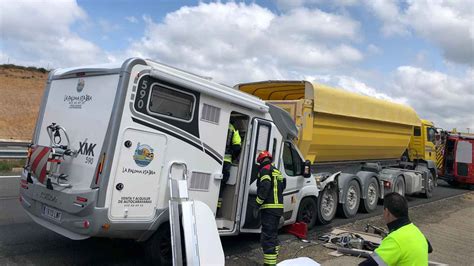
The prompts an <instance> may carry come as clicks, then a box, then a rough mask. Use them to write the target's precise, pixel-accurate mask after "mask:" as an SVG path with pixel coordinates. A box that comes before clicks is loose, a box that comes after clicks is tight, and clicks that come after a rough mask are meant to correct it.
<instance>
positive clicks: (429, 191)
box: [425, 172, 434, 199]
mask: <svg viewBox="0 0 474 266" xmlns="http://www.w3.org/2000/svg"><path fill="white" fill-rule="evenodd" d="M427 174H428V175H427V179H426V180H425V198H427V199H429V198H431V197H433V190H434V180H433V175H432V174H431V172H428V173H427Z"/></svg>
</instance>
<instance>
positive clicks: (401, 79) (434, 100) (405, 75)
mask: <svg viewBox="0 0 474 266" xmlns="http://www.w3.org/2000/svg"><path fill="white" fill-rule="evenodd" d="M393 93H395V94H396V95H399V96H400V97H404V98H405V99H407V102H408V103H409V104H410V105H411V106H413V107H414V108H415V110H416V111H417V112H418V114H419V116H420V117H421V118H425V119H428V120H432V121H434V122H435V123H437V126H440V127H443V128H445V129H451V128H454V127H457V128H458V130H461V131H462V130H464V131H465V128H467V127H469V128H471V129H473V128H474V113H473V108H472V107H473V102H474V71H473V70H470V71H468V73H467V74H466V76H465V77H464V78H457V77H453V76H449V75H446V74H444V73H440V72H437V71H427V70H424V69H421V68H417V67H413V66H401V67H399V68H398V69H397V71H396V73H395V80H394V91H393Z"/></svg>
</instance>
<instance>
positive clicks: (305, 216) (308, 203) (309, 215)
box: [296, 197, 317, 229]
mask: <svg viewBox="0 0 474 266" xmlns="http://www.w3.org/2000/svg"><path fill="white" fill-rule="evenodd" d="M316 218H317V206H316V202H315V201H314V199H312V198H309V197H306V198H304V199H303V200H302V201H301V203H300V207H299V209H298V216H297V217H296V221H297V222H304V223H305V224H307V225H308V229H312V228H313V227H314V224H315V223H316Z"/></svg>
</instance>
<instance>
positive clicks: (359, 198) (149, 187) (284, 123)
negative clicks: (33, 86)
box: [20, 58, 436, 263]
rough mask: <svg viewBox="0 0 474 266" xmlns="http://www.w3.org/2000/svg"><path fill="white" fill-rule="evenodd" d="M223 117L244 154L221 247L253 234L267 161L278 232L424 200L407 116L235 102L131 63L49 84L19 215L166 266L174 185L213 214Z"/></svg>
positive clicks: (427, 166)
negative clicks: (393, 200)
mask: <svg viewBox="0 0 474 266" xmlns="http://www.w3.org/2000/svg"><path fill="white" fill-rule="evenodd" d="M251 94H254V95H255V96H257V97H255V96H253V95H251ZM275 100H278V101H275ZM278 106H279V107H278ZM282 108H283V109H282ZM284 109H285V110H286V111H285V110H284ZM287 111H288V112H287ZM290 114H291V115H290ZM231 118H232V120H233V121H234V126H235V127H236V129H237V130H239V133H240V135H241V137H242V150H241V154H240V160H239V161H238V162H237V163H236V164H234V165H232V167H231V175H230V178H229V180H228V181H227V183H226V184H227V185H226V187H225V190H224V192H223V195H222V196H223V201H222V214H221V215H219V216H217V217H215V222H216V225H217V228H218V231H219V234H220V235H221V236H223V235H236V234H239V233H240V232H249V233H258V232H260V220H259V218H258V217H257V216H255V215H254V214H255V213H256V212H255V208H256V203H255V198H256V182H255V181H256V178H257V167H256V165H255V160H256V156H257V155H258V153H259V152H260V151H263V150H268V151H270V152H271V154H272V155H273V158H274V164H275V166H276V167H277V168H278V169H279V170H280V171H281V172H282V174H283V176H284V178H286V184H287V185H286V190H285V191H284V194H283V196H284V197H283V201H284V215H283V217H282V220H281V223H280V224H281V225H287V224H292V223H294V222H296V221H304V222H306V223H308V224H309V226H310V227H312V226H313V225H314V223H315V222H316V220H319V221H320V222H321V223H328V222H330V221H331V219H332V218H333V217H334V214H335V212H336V209H337V208H338V207H337V206H338V204H339V210H340V211H341V213H342V214H343V215H344V216H346V217H352V216H354V215H355V214H356V213H357V211H358V209H359V204H360V207H361V209H362V210H364V211H367V212H370V211H373V210H375V208H376V205H377V201H378V199H379V198H383V195H384V193H386V192H387V191H398V192H400V193H402V194H405V193H406V194H412V193H424V194H426V195H427V196H431V193H432V190H433V180H434V178H435V176H436V171H435V172H434V173H433V172H432V170H433V167H435V166H433V162H431V161H430V160H425V157H424V155H423V154H424V153H423V152H421V151H418V152H416V153H413V152H411V148H410V146H409V143H410V139H412V138H413V139H416V138H423V139H424V138H425V134H426V132H427V131H426V130H427V128H426V130H425V128H423V129H421V128H422V124H421V122H420V120H419V119H418V117H417V115H416V113H415V112H414V111H413V110H412V109H411V108H409V107H406V106H403V105H399V104H394V103H389V102H386V101H382V100H378V99H373V98H370V97H366V96H360V95H356V94H351V93H345V92H342V91H340V90H335V89H331V88H327V87H324V86H319V85H315V84H311V83H309V82H274V83H266V82H263V83H252V84H241V85H238V86H237V89H233V88H231V87H227V86H224V85H221V84H218V83H215V82H213V81H211V80H209V79H207V78H203V77H200V76H197V75H194V74H191V73H188V72H186V71H182V70H179V69H176V68H173V67H169V66H166V65H163V64H160V63H157V62H154V61H151V60H145V59H141V58H131V59H128V60H126V61H125V62H123V63H122V64H121V65H117V64H112V65H96V66H89V67H77V68H69V69H58V70H55V71H53V72H51V73H50V76H49V78H48V81H47V85H46V89H45V92H44V97H43V100H42V104H41V108H40V112H39V115H38V120H37V123H36V128H35V132H34V135H33V138H32V145H31V148H30V152H29V158H28V161H27V165H26V166H25V170H24V171H23V172H22V176H21V180H20V187H21V188H20V200H21V203H22V206H23V207H24V209H25V210H26V212H27V213H28V214H29V215H30V216H31V218H32V219H33V220H34V221H35V222H37V223H39V224H41V225H42V226H44V227H46V228H48V229H50V230H52V231H55V232H57V233H59V234H62V235H64V236H66V237H68V238H71V239H75V240H80V239H86V238H89V237H108V238H128V239H135V240H137V241H140V242H145V241H146V244H147V246H148V247H149V248H150V251H151V252H150V256H151V257H152V258H153V260H154V261H155V262H157V263H167V262H170V261H169V260H170V259H171V257H172V256H171V249H170V248H169V244H170V226H169V222H170V214H169V200H170V195H171V196H172V194H173V193H170V186H169V183H170V180H171V179H180V178H182V177H186V179H187V182H186V184H187V186H188V188H187V190H188V193H187V194H189V198H190V199H193V200H197V201H200V202H203V203H205V204H206V205H207V206H208V207H209V208H210V209H211V211H212V213H213V214H214V215H215V214H216V207H217V200H218V197H219V188H220V185H221V179H222V166H223V157H224V154H225V144H226V137H227V132H228V125H229V121H230V119H231ZM295 121H296V124H295ZM417 127H420V129H419V130H418V131H417ZM298 130H299V132H298ZM417 132H418V133H419V135H417ZM413 133H414V134H413ZM420 149H422V150H424V147H421V148H420ZM407 151H408V153H407V154H408V155H409V156H410V157H409V158H408V159H406V160H401V159H400V158H402V157H403V156H402V155H403V154H406V152H407ZM410 152H411V153H410ZM412 154H415V156H414V157H412ZM304 158H308V159H310V160H312V161H314V162H315V164H314V165H313V168H315V169H316V171H317V173H316V174H315V175H311V171H309V168H310V165H311V163H310V161H309V160H305V159H304ZM434 169H435V168H434Z"/></svg>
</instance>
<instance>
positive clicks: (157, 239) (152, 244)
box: [145, 223, 173, 266]
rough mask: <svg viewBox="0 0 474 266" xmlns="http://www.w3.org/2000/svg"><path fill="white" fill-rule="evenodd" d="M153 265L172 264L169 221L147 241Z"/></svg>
mask: <svg viewBox="0 0 474 266" xmlns="http://www.w3.org/2000/svg"><path fill="white" fill-rule="evenodd" d="M145 244H146V248H147V253H148V257H149V260H150V262H151V264H152V265H159V266H164V265H172V264H173V254H172V249H171V231H170V226H169V224H168V223H166V224H163V225H161V226H160V227H159V228H158V230H156V232H155V233H154V234H153V236H152V237H151V238H150V239H149V240H148V241H147V242H146V243H145Z"/></svg>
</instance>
